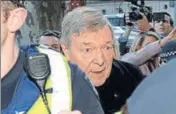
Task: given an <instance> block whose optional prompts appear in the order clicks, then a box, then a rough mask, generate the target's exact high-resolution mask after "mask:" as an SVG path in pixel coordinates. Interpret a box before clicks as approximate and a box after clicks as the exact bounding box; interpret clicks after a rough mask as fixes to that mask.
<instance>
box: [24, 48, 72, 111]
mask: <svg viewBox="0 0 176 114" xmlns="http://www.w3.org/2000/svg"><path fill="white" fill-rule="evenodd" d="M37 49H38V51H39V52H40V53H44V54H47V55H48V57H49V61H50V68H51V75H50V77H49V79H48V80H47V83H46V87H45V89H49V88H52V89H53V92H52V93H46V96H47V100H48V104H49V107H50V110H51V113H52V114H58V113H59V112H60V111H70V110H71V109H72V89H71V88H72V87H71V71H70V66H69V64H68V61H67V59H66V58H65V57H64V56H63V55H61V54H60V53H58V52H55V51H54V50H50V49H48V47H47V46H43V45H41V46H38V47H37ZM27 114H48V111H47V109H46V106H45V104H44V102H43V99H42V97H41V96H40V97H39V98H38V99H37V100H36V102H35V103H34V104H33V106H32V107H31V108H30V110H29V111H28V112H27Z"/></svg>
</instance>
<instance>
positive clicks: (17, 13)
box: [7, 8, 27, 32]
mask: <svg viewBox="0 0 176 114" xmlns="http://www.w3.org/2000/svg"><path fill="white" fill-rule="evenodd" d="M26 17H27V11H26V10H25V9H24V8H16V9H14V10H12V11H10V16H9V18H8V25H7V26H8V29H9V32H16V31H17V30H19V29H20V28H21V26H22V25H23V24H24V22H25V20H26Z"/></svg>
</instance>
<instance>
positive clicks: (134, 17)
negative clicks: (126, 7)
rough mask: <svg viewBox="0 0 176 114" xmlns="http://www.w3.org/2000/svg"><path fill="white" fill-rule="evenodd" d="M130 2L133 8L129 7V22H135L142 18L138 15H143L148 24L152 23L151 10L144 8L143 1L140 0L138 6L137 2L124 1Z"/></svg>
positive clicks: (136, 0)
mask: <svg viewBox="0 0 176 114" xmlns="http://www.w3.org/2000/svg"><path fill="white" fill-rule="evenodd" d="M125 1H127V2H131V4H132V5H133V6H131V7H130V9H131V12H129V20H130V21H131V22H136V21H138V20H140V19H142V18H143V16H142V15H141V14H140V13H143V14H144V15H145V16H146V17H147V19H148V21H149V22H152V8H151V7H149V6H145V3H144V0H140V2H141V4H138V0H125Z"/></svg>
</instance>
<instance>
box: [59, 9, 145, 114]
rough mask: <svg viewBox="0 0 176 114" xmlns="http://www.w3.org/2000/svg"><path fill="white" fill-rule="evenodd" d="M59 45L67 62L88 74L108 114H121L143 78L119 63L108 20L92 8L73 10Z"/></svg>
mask: <svg viewBox="0 0 176 114" xmlns="http://www.w3.org/2000/svg"><path fill="white" fill-rule="evenodd" d="M60 41H61V46H62V49H63V52H64V54H65V56H66V57H67V58H68V60H70V61H72V62H74V63H76V64H78V66H79V67H80V68H81V69H82V70H83V71H84V72H86V73H87V74H88V76H89V78H90V80H91V82H92V83H93V85H94V86H95V87H96V90H97V92H98V94H99V97H100V101H101V104H102V106H103V109H104V111H105V113H106V114H112V113H115V112H118V111H119V110H120V108H121V107H122V106H123V105H124V104H125V102H126V100H127V98H128V97H129V96H130V95H131V93H132V92H133V90H134V89H135V88H136V86H137V85H138V84H139V83H140V81H141V80H142V79H143V75H142V74H141V72H140V70H139V69H138V68H136V67H135V66H133V65H131V64H129V63H125V62H121V61H118V60H116V59H117V55H118V54H119V51H118V47H117V45H115V41H114V35H113V31H112V28H111V26H110V24H109V23H108V21H107V19H106V17H105V16H103V14H102V13H101V12H99V11H97V10H96V9H93V8H89V7H80V8H76V9H74V10H73V11H71V12H69V13H67V14H66V15H65V17H64V19H63V22H62V35H61V39H60Z"/></svg>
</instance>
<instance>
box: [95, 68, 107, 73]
mask: <svg viewBox="0 0 176 114" xmlns="http://www.w3.org/2000/svg"><path fill="white" fill-rule="evenodd" d="M103 71H105V68H103V69H101V70H94V71H92V73H101V72H103Z"/></svg>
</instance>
